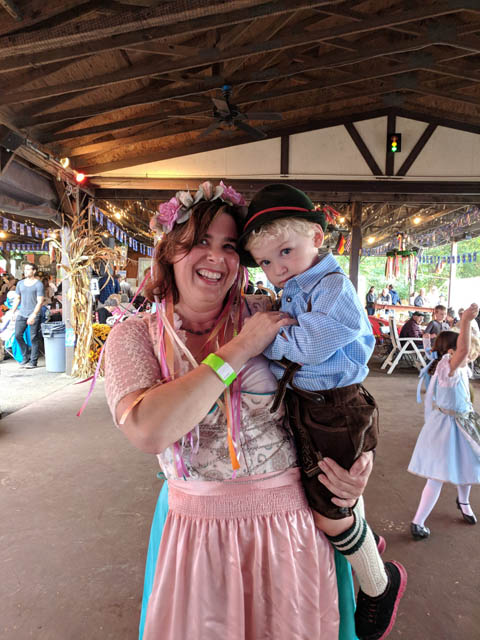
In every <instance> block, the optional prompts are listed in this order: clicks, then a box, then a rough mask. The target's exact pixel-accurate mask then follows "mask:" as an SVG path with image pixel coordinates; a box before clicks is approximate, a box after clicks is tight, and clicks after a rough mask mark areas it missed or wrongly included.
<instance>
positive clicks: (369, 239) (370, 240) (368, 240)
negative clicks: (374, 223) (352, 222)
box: [367, 236, 375, 244]
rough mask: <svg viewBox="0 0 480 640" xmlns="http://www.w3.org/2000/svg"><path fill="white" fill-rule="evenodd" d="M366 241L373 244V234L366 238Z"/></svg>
mask: <svg viewBox="0 0 480 640" xmlns="http://www.w3.org/2000/svg"><path fill="white" fill-rule="evenodd" d="M367 242H368V244H373V243H374V242H375V236H370V237H369V238H367Z"/></svg>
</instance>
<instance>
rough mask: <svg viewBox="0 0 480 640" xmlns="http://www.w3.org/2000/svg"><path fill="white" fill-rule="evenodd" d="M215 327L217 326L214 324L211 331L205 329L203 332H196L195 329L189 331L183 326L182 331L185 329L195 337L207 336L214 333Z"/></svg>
mask: <svg viewBox="0 0 480 640" xmlns="http://www.w3.org/2000/svg"><path fill="white" fill-rule="evenodd" d="M214 326H215V325H214V324H212V326H211V327H210V328H209V329H203V330H202V331H194V330H193V329H187V327H183V326H182V329H184V330H185V331H186V332H187V333H193V335H195V336H206V335H207V333H211V332H212V330H213V327H214Z"/></svg>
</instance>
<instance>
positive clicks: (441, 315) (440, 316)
mask: <svg viewBox="0 0 480 640" xmlns="http://www.w3.org/2000/svg"><path fill="white" fill-rule="evenodd" d="M422 315H423V314H422ZM449 329H450V325H449V324H448V322H447V309H446V307H444V306H443V304H437V306H436V307H435V308H434V310H433V320H431V321H430V322H429V323H428V324H427V326H426V327H425V333H426V334H428V335H430V336H438V334H439V333H441V332H442V331H448V330H449Z"/></svg>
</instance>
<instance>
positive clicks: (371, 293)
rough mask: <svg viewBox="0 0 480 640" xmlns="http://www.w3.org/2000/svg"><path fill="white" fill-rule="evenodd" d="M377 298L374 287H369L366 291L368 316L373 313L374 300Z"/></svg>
mask: <svg viewBox="0 0 480 640" xmlns="http://www.w3.org/2000/svg"><path fill="white" fill-rule="evenodd" d="M376 300H377V296H376V295H375V287H370V289H369V290H368V293H367V306H366V309H367V314H368V315H369V316H374V315H375V302H376Z"/></svg>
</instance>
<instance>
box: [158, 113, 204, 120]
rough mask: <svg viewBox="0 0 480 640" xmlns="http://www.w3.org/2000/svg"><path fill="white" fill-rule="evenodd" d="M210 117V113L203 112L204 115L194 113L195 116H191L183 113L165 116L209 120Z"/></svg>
mask: <svg viewBox="0 0 480 640" xmlns="http://www.w3.org/2000/svg"><path fill="white" fill-rule="evenodd" d="M211 117H212V116H211V115H210V114H209V115H207V114H205V115H204V116H200V115H196V116H195V115H193V114H192V115H191V116H184V115H176V116H174V115H171V116H167V118H182V119H185V120H210V118H211Z"/></svg>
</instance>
